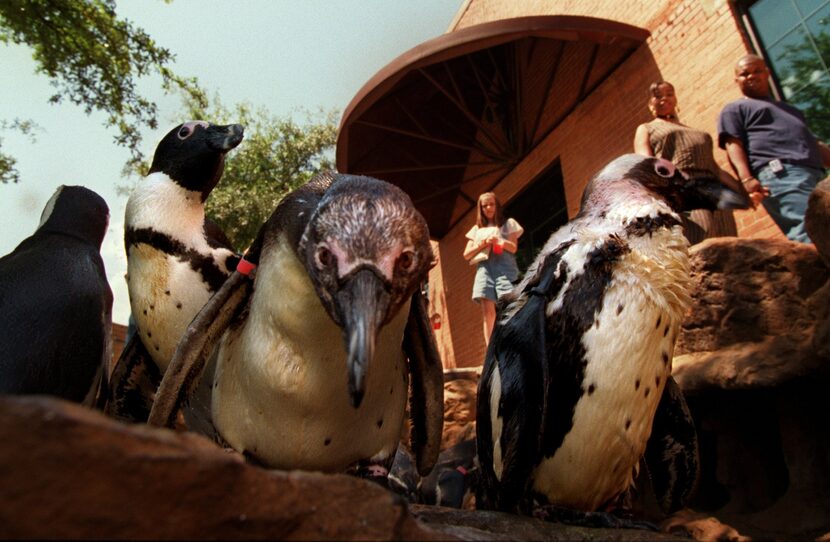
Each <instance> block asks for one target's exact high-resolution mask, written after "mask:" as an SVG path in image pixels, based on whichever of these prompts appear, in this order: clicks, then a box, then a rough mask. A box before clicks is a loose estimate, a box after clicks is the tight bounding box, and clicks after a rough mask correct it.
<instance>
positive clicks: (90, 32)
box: [0, 0, 204, 182]
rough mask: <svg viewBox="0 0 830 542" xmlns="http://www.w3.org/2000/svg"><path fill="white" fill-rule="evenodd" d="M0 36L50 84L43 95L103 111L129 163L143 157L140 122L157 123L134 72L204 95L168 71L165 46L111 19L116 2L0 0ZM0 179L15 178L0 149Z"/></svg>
mask: <svg viewBox="0 0 830 542" xmlns="http://www.w3.org/2000/svg"><path fill="white" fill-rule="evenodd" d="M151 9H153V8H152V7H151ZM0 42H2V43H4V44H8V43H15V44H23V45H28V46H29V47H31V48H32V51H33V53H32V57H33V59H34V60H35V63H36V64H37V72H39V73H42V74H45V75H46V76H48V77H49V78H50V80H51V81H50V83H51V85H52V86H53V87H54V89H55V94H54V95H52V97H51V98H50V101H51V102H53V103H60V102H62V101H64V100H67V101H69V102H71V103H73V104H75V105H78V106H81V107H83V109H84V111H85V112H86V113H87V114H89V113H91V112H93V111H100V112H103V113H105V114H106V116H107V120H106V125H107V127H111V128H115V129H116V130H117V131H118V135H117V136H116V137H115V140H116V142H117V143H118V144H119V145H122V146H124V147H127V148H128V149H129V150H130V154H131V157H132V158H131V160H132V161H134V162H136V163H137V162H139V161H140V160H141V159H142V154H141V152H140V150H139V146H140V142H141V135H140V133H139V130H140V127H142V126H148V127H150V128H153V129H155V128H156V127H157V124H158V121H157V109H156V105H155V104H154V103H153V102H151V101H149V100H147V99H146V98H144V97H142V96H141V95H140V94H139V93H138V91H137V90H136V82H137V80H138V79H139V78H141V77H145V76H148V75H151V74H153V73H155V74H158V75H160V76H161V79H162V87H163V88H164V90H165V91H170V90H175V89H179V90H181V91H183V92H185V93H186V94H188V96H189V97H190V99H192V100H194V101H199V100H203V99H204V97H203V94H202V91H201V90H200V89H199V87H198V85H197V83H196V80H195V79H193V78H190V79H187V78H182V77H179V76H177V75H176V74H174V73H173V72H172V71H171V70H170V68H169V65H170V63H171V62H172V61H173V55H172V54H171V53H170V51H168V50H167V49H165V48H163V47H159V46H158V45H156V43H155V42H154V41H153V40H152V39H151V38H150V36H148V35H147V33H146V32H144V31H143V30H142V29H141V28H137V27H135V26H133V24H132V23H130V22H129V21H126V20H120V19H119V18H118V16H117V14H116V12H115V0H0ZM7 81H8V80H7ZM7 84H9V83H7ZM0 178H2V179H3V182H7V180H8V179H11V180H16V179H17V175H16V171H15V170H14V159H13V158H11V157H9V156H5V155H2V153H0Z"/></svg>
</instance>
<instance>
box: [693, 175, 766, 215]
mask: <svg viewBox="0 0 830 542" xmlns="http://www.w3.org/2000/svg"><path fill="white" fill-rule="evenodd" d="M682 199H683V207H684V210H686V211H691V210H693V209H709V210H713V211H714V210H715V209H748V208H749V207H750V202H749V198H748V197H746V195H744V194H739V193H738V192H735V191H734V190H732V189H731V188H729V187H727V186H726V185H724V184H723V183H721V182H720V181H719V180H718V179H716V178H714V177H703V178H696V179H694V180H693V181H691V182H689V183H687V184H686V186H685V187H684V190H683V195H682Z"/></svg>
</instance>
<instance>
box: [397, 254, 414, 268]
mask: <svg viewBox="0 0 830 542" xmlns="http://www.w3.org/2000/svg"><path fill="white" fill-rule="evenodd" d="M395 266H396V267H397V268H398V271H403V272H409V271H412V268H413V267H415V253H414V252H412V251H411V250H406V251H404V252H402V253H401V255H400V256H398V261H397V262H395Z"/></svg>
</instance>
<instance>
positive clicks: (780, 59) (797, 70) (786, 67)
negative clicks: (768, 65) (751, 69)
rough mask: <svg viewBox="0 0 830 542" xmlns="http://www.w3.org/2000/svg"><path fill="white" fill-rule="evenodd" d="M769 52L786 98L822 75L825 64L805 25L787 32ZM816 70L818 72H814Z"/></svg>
mask: <svg viewBox="0 0 830 542" xmlns="http://www.w3.org/2000/svg"><path fill="white" fill-rule="evenodd" d="M767 53H768V54H769V58H770V60H771V61H772V67H773V69H774V70H775V74H776V76H778V82H779V83H780V84H781V87H782V89H783V90H784V97H785V98H786V99H790V97H791V96H792V95H793V94H795V93H796V92H797V91H799V90H800V89H801V88H803V87H804V86H805V85H807V84H809V83H810V80H812V79H815V78H816V77H819V76H821V75H822V72H823V65H822V63H821V60H820V59H819V57H818V55H817V54H816V51H815V49H814V48H813V44H812V41H811V40H809V39H808V38H807V33H806V32H805V31H804V29H803V27H800V26H799V28H796V29H795V30H793V31H792V32H790V33H789V34H787V35H786V36H785V37H784V39H782V40H781V41H779V42H778V44H777V45H775V46H774V47H770V48H769V49H767ZM816 70H818V71H819V73H818V74H814V72H815V71H816Z"/></svg>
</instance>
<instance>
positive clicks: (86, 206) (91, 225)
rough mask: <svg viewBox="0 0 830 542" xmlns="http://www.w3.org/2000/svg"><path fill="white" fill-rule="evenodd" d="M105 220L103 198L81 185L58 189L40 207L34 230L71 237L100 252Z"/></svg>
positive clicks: (107, 212)
mask: <svg viewBox="0 0 830 542" xmlns="http://www.w3.org/2000/svg"><path fill="white" fill-rule="evenodd" d="M109 221H110V211H109V207H107V202H106V201H104V198H102V197H101V196H99V195H98V194H96V193H95V192H93V191H92V190H90V189H89V188H85V187H83V186H59V187H58V189H57V190H56V191H55V193H54V194H53V195H52V197H51V198H49V201H48V202H46V205H45V206H44V208H43V212H42V213H41V215H40V224H39V225H38V228H37V231H38V232H44V233H62V234H68V235H72V236H73V237H77V238H80V239H83V240H85V241H87V242H89V243H91V244H93V245H94V246H95V247H97V248H98V249H99V250H100V249H101V243H102V242H103V241H104V235H105V234H106V233H107V227H108V226H109Z"/></svg>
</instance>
